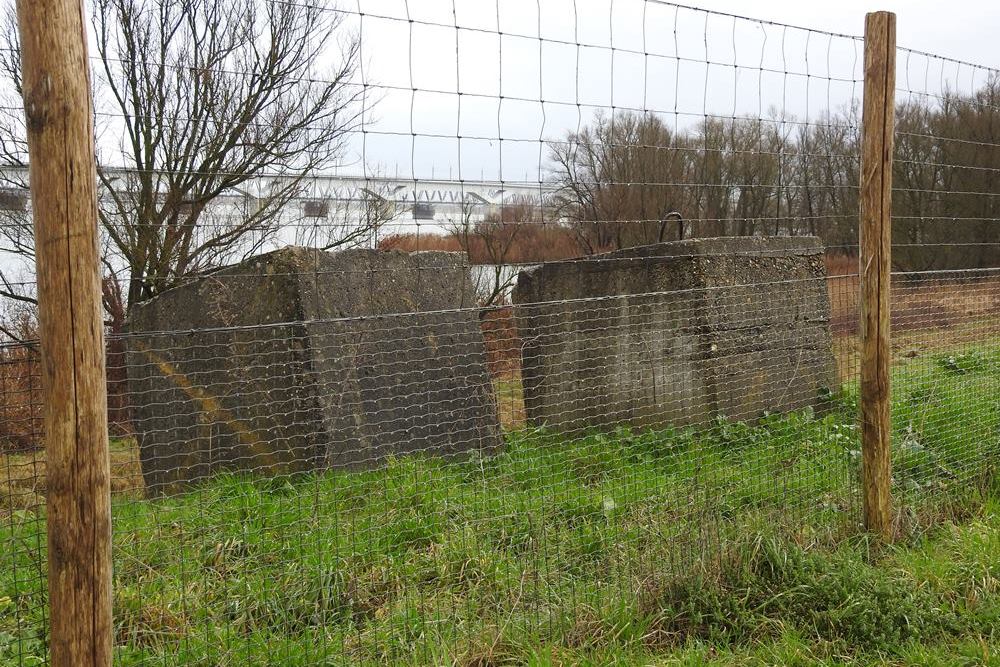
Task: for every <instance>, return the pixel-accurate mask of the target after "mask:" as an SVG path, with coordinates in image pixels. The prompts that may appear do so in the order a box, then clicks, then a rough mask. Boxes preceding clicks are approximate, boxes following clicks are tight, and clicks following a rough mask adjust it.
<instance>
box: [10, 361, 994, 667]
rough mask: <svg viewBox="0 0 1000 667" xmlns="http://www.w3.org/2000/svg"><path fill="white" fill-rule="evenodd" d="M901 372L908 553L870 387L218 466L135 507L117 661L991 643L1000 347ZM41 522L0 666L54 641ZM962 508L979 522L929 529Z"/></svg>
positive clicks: (573, 657)
mask: <svg viewBox="0 0 1000 667" xmlns="http://www.w3.org/2000/svg"><path fill="white" fill-rule="evenodd" d="M894 381H895V387H896V391H895V393H894V396H895V397H896V398H895V405H894V409H895V411H894V430H895V447H896V451H895V452H894V454H895V459H896V470H897V474H896V477H895V479H894V483H895V486H896V489H895V491H896V495H897V497H898V498H899V499H900V501H901V505H900V507H899V508H898V509H899V511H898V515H899V517H900V519H899V521H898V533H899V535H898V537H899V540H900V544H901V545H903V546H901V547H892V548H888V547H884V546H879V545H875V544H871V543H869V542H868V541H867V540H866V539H865V538H864V537H862V536H861V531H860V529H859V526H858V507H857V502H858V500H857V499H858V493H857V489H856V482H855V480H856V479H857V476H858V468H857V466H858V465H859V461H860V455H859V443H858V435H857V428H856V426H855V415H856V410H855V407H854V403H855V400H856V396H855V392H854V390H853V389H851V388H848V389H846V390H845V391H844V392H843V393H842V394H841V395H838V396H836V397H834V399H833V401H832V409H831V410H830V411H829V412H828V413H826V414H823V415H817V414H814V413H813V412H811V411H802V412H798V413H793V414H788V415H770V416H766V417H764V418H762V419H759V420H755V421H753V422H731V421H725V420H719V421H716V422H715V423H713V424H710V425H708V426H706V427H705V428H702V429H662V430H657V431H646V432H634V431H631V430H628V429H625V428H622V429H619V430H617V431H614V432H610V433H598V432H592V433H587V434H581V435H579V436H577V437H568V436H566V435H561V434H557V433H552V432H546V431H544V430H522V431H518V432H514V433H510V434H509V435H508V437H507V443H506V447H505V448H504V449H503V451H502V452H501V453H500V454H498V455H496V456H493V457H490V458H475V459H472V460H467V461H464V462H460V463H455V462H444V461H441V460H438V459H434V458H416V457H414V458H406V459H399V460H394V461H391V462H389V464H388V465H387V466H385V467H384V468H382V469H380V470H375V471H368V472H356V473H329V474H315V475H304V476H300V477H296V478H282V479H253V478H251V477H247V476H222V477H218V478H215V479H213V480H211V481H208V482H206V483H204V484H203V485H202V486H200V487H199V488H198V489H196V490H194V491H192V492H190V493H188V494H185V495H182V496H176V497H172V498H166V499H160V500H140V499H130V498H120V499H118V500H116V502H115V504H114V535H115V554H114V557H115V613H116V627H115V634H116V645H117V660H118V664H157V665H162V664H194V665H245V664H282V665H313V664H414V665H424V664H464V665H487V664H582V663H586V662H588V661H590V662H592V663H594V664H606V663H613V662H616V661H617V662H619V663H620V664H636V663H643V662H652V661H666V660H678V661H682V662H683V661H688V660H690V661H691V663H690V664H701V662H702V661H710V660H713V659H719V660H722V659H724V658H725V659H730V660H732V661H736V662H753V661H754V660H762V661H764V662H767V660H769V659H770V660H777V658H776V657H775V656H780V655H791V653H796V652H798V653H800V654H802V655H805V656H807V657H808V656H812V657H811V658H809V659H810V660H811V659H815V660H817V661H824V660H835V659H837V658H838V656H840V657H845V656H846V657H850V658H852V659H853V658H858V659H860V658H864V657H867V658H872V659H876V658H878V657H879V656H889V657H891V658H893V659H897V660H905V659H906V657H907V656H911V657H912V656H919V655H925V654H926V655H932V653H933V651H934V650H935V649H934V648H933V647H934V646H936V645H938V644H941V645H943V646H952V648H953V652H954V655H959V654H961V653H962V652H963V651H966V652H967V651H971V650H973V649H974V648H975V646H979V645H982V646H986V647H990V646H994V645H995V641H996V640H995V638H994V637H993V635H992V634H991V633H995V632H997V631H998V630H1000V628H998V626H997V619H998V618H1000V595H998V587H997V578H996V577H997V564H996V563H997V559H996V558H995V553H997V552H996V550H995V547H996V546H997V542H998V540H1000V537H998V534H1000V518H998V517H997V513H996V509H997V498H998V497H1000V494H998V493H997V491H998V490H997V488H996V486H995V485H994V483H993V482H992V479H993V476H992V468H993V465H994V463H993V462H995V461H996V457H997V455H998V454H1000V406H998V403H997V400H996V395H997V389H998V384H1000V350H998V349H994V348H989V349H985V348H982V347H980V348H978V349H977V350H973V351H969V350H956V351H953V352H951V353H948V354H942V355H938V356H931V357H926V358H918V359H912V360H908V361H906V363H904V364H902V365H901V366H899V367H898V368H897V369H896V371H895V377H894ZM29 514H30V513H29V512H28V511H26V510H16V511H14V512H12V513H11V514H10V517H9V521H6V522H5V523H4V524H3V525H2V526H0V541H2V543H3V544H4V545H5V549H4V551H3V554H2V555H0V664H33V663H32V660H40V659H41V656H42V655H44V651H45V647H44V632H45V631H44V628H45V618H44V613H45V612H44V609H45V596H44V581H43V580H42V579H41V577H40V574H39V569H40V568H39V562H41V560H42V559H44V557H45V553H44V543H45V539H44V522H43V521H41V520H31V517H30V516H29ZM954 518H958V519H962V520H965V521H966V525H965V526H964V527H962V528H954V529H949V530H945V531H944V532H941V529H938V530H937V531H936V532H935V531H932V532H931V533H930V536H929V537H925V532H926V529H927V528H928V527H929V526H932V525H939V524H941V523H943V522H944V523H946V522H947V521H948V520H950V519H954ZM970 647H971V648H970ZM997 649H998V650H1000V647H997ZM921 652H924V653H921ZM973 652H974V651H973ZM768 656H770V657H768ZM696 658H697V660H696Z"/></svg>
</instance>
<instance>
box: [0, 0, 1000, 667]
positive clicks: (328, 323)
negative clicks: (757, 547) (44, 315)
mask: <svg viewBox="0 0 1000 667" xmlns="http://www.w3.org/2000/svg"><path fill="white" fill-rule="evenodd" d="M420 4H421V7H419V8H418V7H417V6H416V3H414V4H413V6H410V4H409V3H405V2H404V3H402V4H400V6H399V7H387V6H383V5H381V4H380V5H378V6H377V7H375V6H374V5H373V6H368V5H367V3H364V2H361V3H359V4H358V6H357V7H356V8H352V7H348V6H346V5H342V6H339V7H333V6H314V5H311V4H310V5H307V4H301V5H300V4H296V3H292V2H274V3H272V4H271V6H272V9H274V10H275V11H277V12H278V14H280V11H288V12H296V11H304V12H307V14H308V15H309V16H314V15H315V16H326V15H327V14H330V15H333V16H335V17H337V22H338V23H337V26H338V30H341V29H342V30H346V31H349V32H350V34H352V35H354V36H355V37H356V39H357V43H358V46H357V49H358V51H357V53H358V54H360V56H361V57H360V59H359V60H358V67H357V68H356V69H353V68H348V69H349V70H350V71H348V69H344V78H343V79H338V80H336V81H332V80H328V79H326V78H324V76H322V75H320V74H318V73H315V72H312V71H311V70H310V71H301V72H298V73H296V74H295V75H294V77H293V81H292V82H291V83H293V84H295V86H296V87H295V88H294V90H296V91H298V92H300V93H302V94H303V95H306V94H307V93H310V91H312V92H315V90H316V88H317V87H318V88H319V89H325V87H326V86H330V85H332V84H334V83H336V85H337V86H340V87H342V88H338V90H342V91H343V92H342V95H343V96H344V97H341V98H340V99H343V100H345V101H349V102H350V104H353V105H355V106H354V107H352V109H354V111H353V112H352V114H353V115H351V114H349V116H350V118H351V119H352V120H351V122H350V123H346V125H345V126H344V128H343V129H344V133H343V136H344V137H345V139H344V144H343V146H342V148H343V150H344V151H346V152H348V153H351V154H353V155H356V157H357V164H358V165H359V166H360V170H361V172H362V173H361V174H360V175H358V174H353V175H345V174H343V173H338V174H332V173H331V174H325V175H323V176H318V175H316V174H312V173H310V174H307V175H305V176H303V174H301V173H298V174H295V173H293V172H292V171H290V170H288V169H285V170H284V171H282V172H280V173H278V172H276V173H262V174H258V175H257V177H256V178H255V179H254V180H252V181H250V180H246V181H240V180H238V179H237V180H236V181H235V184H233V185H227V186H220V187H219V189H218V191H217V192H215V194H214V195H213V196H212V197H208V196H207V194H206V192H205V191H198V192H194V193H193V194H190V193H189V194H190V196H186V195H185V196H181V194H179V191H178V190H177V189H176V187H177V183H178V182H179V181H182V180H183V179H184V178H188V177H196V176H198V175H207V176H210V177H211V178H213V179H224V178H225V177H226V176H227V175H231V176H236V175H237V174H236V173H235V171H233V173H229V170H234V169H235V168H234V167H233V166H231V165H233V164H234V163H233V162H222V163H221V164H223V165H230V166H222V167H219V168H213V169H212V170H207V168H203V167H196V166H193V165H195V164H197V162H194V161H186V162H183V161H182V163H176V162H172V161H171V160H169V159H165V160H164V161H163V162H162V163H161V162H156V161H154V163H155V164H156V167H155V169H149V168H145V169H144V168H134V166H120V165H116V166H115V167H113V168H112V167H102V169H101V183H102V186H103V188H104V191H103V194H102V197H103V198H102V204H101V206H102V209H103V208H104V207H110V211H111V212H110V213H109V214H107V215H106V216H105V218H103V219H102V221H103V222H104V229H103V233H104V235H105V238H106V239H107V245H108V250H107V261H106V266H105V267H104V268H105V277H104V288H105V306H106V309H107V320H108V336H107V350H106V355H107V365H108V402H109V422H110V425H111V433H110V437H111V470H112V492H113V495H112V515H113V561H114V611H115V630H114V632H115V635H114V641H115V650H116V659H117V660H118V661H119V662H120V663H121V664H150V665H153V664H178V665H181V664H206V665H207V664H211V665H216V664H218V665H223V664H228V665H237V664H240V665H242V664H288V665H295V664H301V665H312V664H385V663H391V664H396V663H409V664H453V663H458V664H500V663H502V662H503V661H517V660H522V659H524V656H525V655H526V653H527V652H530V650H531V649H530V647H570V648H572V647H580V646H586V645H589V644H591V643H595V642H607V643H613V642H615V641H618V637H619V636H620V635H621V634H622V633H627V632H628V631H629V630H628V627H629V626H628V624H627V623H624V621H622V618H627V617H628V616H629V615H630V614H631V615H632V616H634V617H640V616H641V617H642V618H644V619H647V620H648V619H652V620H649V621H648V622H647V623H645V624H644V625H643V629H642V633H643V634H642V637H640V638H638V640H639V641H641V642H643V643H644V644H646V645H648V646H651V647H654V648H655V647H666V646H670V645H674V644H676V643H677V642H679V641H683V640H684V638H685V637H688V636H693V635H695V634H696V633H697V632H698V628H697V627H696V623H694V622H693V621H692V620H691V619H689V618H687V617H686V616H685V615H684V613H683V610H680V609H679V608H678V607H677V606H676V604H675V603H676V602H677V601H678V600H681V599H682V597H683V595H682V594H683V591H684V590H685V587H690V586H702V585H710V584H711V582H712V581H713V577H717V576H718V573H719V572H720V570H721V568H722V567H723V566H724V564H726V563H728V562H731V561H733V560H734V559H738V557H739V550H740V549H745V548H746V543H745V540H744V537H745V536H746V535H748V534H754V533H757V532H760V531H766V532H767V533H768V534H774V535H778V536H780V537H782V538H785V539H790V540H797V541H800V542H803V543H809V544H833V543H836V542H837V541H838V540H841V539H844V538H847V537H849V536H852V535H855V534H857V533H858V532H860V531H861V530H862V524H861V515H860V513H861V496H860V492H859V474H860V473H859V471H860V466H861V450H860V447H861V445H860V436H859V429H858V409H857V402H858V394H859V387H858V377H859V350H858V339H857V336H858V320H859V307H860V306H859V275H858V267H857V261H858V260H857V256H858V232H857V226H858V223H857V219H858V216H857V209H858V164H859V148H858V141H859V125H860V118H859V113H858V101H859V97H860V93H861V86H860V84H861V83H862V80H863V72H862V63H861V54H862V47H863V43H862V41H861V40H860V39H859V38H857V37H854V36H849V35H841V34H836V33H831V32H826V31H822V30H812V29H806V28H800V27H796V26H790V25H782V24H776V23H772V22H767V21H759V20H755V19H750V18H745V17H740V16H733V15H728V14H722V13H717V12H709V11H704V10H701V9H697V8H692V7H687V6H684V5H676V4H671V3H667V2H660V1H659V0H644V1H640V0H634V1H632V2H627V1H622V0H619V1H617V2H610V3H605V5H602V8H603V10H604V11H603V12H596V13H593V12H591V11H590V10H591V9H592V8H591V7H589V5H588V8H587V10H586V11H585V10H584V8H583V7H582V6H581V7H577V3H575V2H563V3H560V2H539V3H518V4H517V6H513V5H508V3H506V2H505V3H497V5H496V7H495V10H496V11H495V12H492V11H491V12H486V13H484V12H482V11H481V10H473V9H470V8H467V7H466V6H464V3H453V4H449V3H445V4H447V5H448V6H446V7H437V6H436V5H435V6H433V7H432V6H431V5H427V6H423V3H420ZM522 5H523V6H522ZM275 8H277V9H275ZM282 8H283V9H282ZM315 12H319V13H318V14H314V13H315ZM567 17H568V18H567ZM369 45H377V46H378V48H386V49H389V50H390V51H391V53H392V54H393V56H394V58H395V60H394V63H393V66H392V67H391V68H382V69H379V68H378V66H377V65H376V66H375V69H376V71H375V72H372V71H371V69H372V67H373V65H371V64H368V65H365V64H364V63H367V62H368V60H367V55H368V53H367V51H366V49H374V48H376V47H375V46H369ZM122 55H123V54H122V53H119V54H118V55H117V56H115V55H113V54H111V55H109V53H108V52H107V47H105V51H104V52H101V53H99V54H98V55H96V56H95V57H94V59H93V60H94V64H95V65H99V66H101V67H105V68H108V70H107V72H108V76H109V78H111V79H113V78H114V75H115V74H116V73H119V74H120V73H121V72H128V71H130V70H129V67H130V65H129V62H127V60H128V59H127V58H124V59H123V58H121V57H119V56H122ZM124 55H126V56H127V55H128V54H127V53H126V54H124ZM132 57H133V59H134V57H135V54H132ZM401 63H402V64H401ZM141 64H142V66H143V67H147V68H148V67H150V66H155V67H154V69H156V68H159V71H162V70H169V69H170V68H171V67H174V68H176V67H180V65H179V64H178V63H177V62H173V63H170V62H163V63H156V62H145V61H143V62H142V63H141ZM135 65H136V64H135V63H134V62H133V63H132V65H131V66H132V67H135ZM236 65H238V63H236V64H235V65H232V67H231V66H228V65H227V66H223V65H220V64H218V63H217V64H216V70H217V71H216V70H213V74H214V75H216V76H219V77H220V78H226V77H229V78H231V80H232V81H235V82H240V81H242V80H244V79H252V74H251V73H250V72H247V71H239V70H238V69H233V67H236ZM898 65H899V72H898V76H897V81H898V82H899V83H900V84H901V87H899V89H898V90H897V95H898V97H899V98H901V99H899V103H898V105H897V107H898V109H897V132H896V136H897V154H896V159H895V168H894V176H895V179H896V181H895V189H894V193H893V194H894V204H893V206H894V209H893V210H894V223H893V231H894V234H895V243H894V248H893V256H894V261H895V264H894V273H893V279H892V329H893V338H892V341H893V355H894V365H893V370H892V381H893V389H892V404H893V424H892V426H893V466H894V475H893V480H892V489H893V498H894V502H895V503H896V506H895V509H894V516H895V519H894V521H895V524H896V525H895V527H894V529H895V530H896V532H897V534H907V533H908V532H909V531H913V530H916V529H918V528H919V527H921V526H924V525H928V524H932V523H934V522H935V521H938V520H939V519H940V518H941V517H943V516H946V509H944V508H947V506H948V504H949V503H951V502H953V501H956V499H957V498H960V497H962V495H963V494H968V493H972V492H975V491H976V489H978V488H980V485H982V484H983V483H984V481H985V480H988V479H989V478H990V476H991V475H992V474H993V469H994V461H995V460H996V455H997V454H998V453H1000V404H998V403H997V401H996V395H997V389H998V388H1000V387H998V384H1000V339H998V330H997V327H998V324H997V322H998V318H997V314H998V312H1000V275H998V273H997V272H998V271H1000V268H998V262H997V259H998V257H997V254H996V252H997V249H1000V235H998V234H997V233H996V230H997V229H1000V227H998V226H997V221H998V220H1000V216H998V215H997V214H996V213H995V212H994V206H996V204H997V192H996V191H995V190H996V185H995V184H994V182H993V177H994V174H996V172H997V170H1000V160H997V159H996V154H995V153H994V148H995V147H996V145H997V142H998V141H1000V137H997V136H995V135H994V134H992V133H993V132H994V130H993V129H992V128H993V123H992V119H993V114H994V113H995V111H996V108H995V100H994V97H995V95H996V78H995V74H996V72H995V71H994V70H990V69H987V68H982V67H979V66H975V65H971V64H968V63H962V62H957V61H954V60H949V59H946V58H941V57H938V56H934V55H930V54H926V53H923V52H920V51H913V50H907V49H900V50H899V52H898ZM366 67H367V69H366ZM116 68H120V69H116ZM144 71H145V70H144ZM345 103H346V102H345ZM233 112H234V109H229V113H225V114H222V115H221V116H218V117H214V118H213V119H212V122H213V123H216V124H218V125H220V126H226V125H227V123H229V122H231V121H233V118H232V117H231V114H232V113H233ZM11 113H15V114H16V113H20V109H19V108H17V107H16V106H15V107H12V109H11ZM191 113H193V112H192V111H191V109H188V110H186V111H185V110H182V109H180V108H178V109H175V110H174V111H173V112H170V111H169V110H162V114H161V116H160V117H158V118H156V119H155V120H156V122H157V123H159V124H162V125H165V126H169V127H170V128H172V131H174V132H178V133H179V134H178V136H182V135H183V132H184V131H186V130H184V128H188V129H189V128H190V127H191V122H190V121H191V118H190V115H189V114H191ZM382 114H384V115H382ZM102 118H104V119H106V120H107V122H108V123H109V126H108V127H111V128H117V129H118V130H121V128H123V127H124V128H126V130H127V128H128V127H129V126H131V127H134V128H135V127H140V128H141V127H142V120H143V118H142V115H141V114H138V113H136V112H135V111H134V110H133V111H128V110H123V109H117V110H115V109H112V110H108V109H106V108H105V109H103V110H101V109H99V111H98V122H99V123H100V122H101V119H102ZM314 120H315V119H314ZM274 122H275V119H274V118H270V119H269V117H268V116H266V115H265V116H260V117H255V118H253V119H252V120H251V121H250V122H249V123H244V126H243V131H248V130H247V128H251V129H250V130H249V131H250V132H252V133H253V132H265V131H266V130H267V129H268V128H269V127H271V126H272V125H273V124H274ZM315 122H316V123H319V120H315ZM306 125H307V126H308V125H309V123H308V122H307V123H306ZM254 128H255V129H254ZM306 129H308V127H306ZM255 136H259V135H255ZM393 162H395V164H396V165H397V166H395V167H394V168H387V167H386V165H387V164H392V163H393ZM407 163H408V164H407ZM126 164H127V163H126ZM178 164H180V166H178ZM400 164H402V165H405V166H402V167H400V166H399V165H400ZM442 165H443V167H442ZM286 167H287V165H286ZM445 169H446V170H447V171H445ZM390 172H394V174H393V175H391V176H390V175H389V173H390ZM444 173H447V177H444V175H443V174H444ZM116 178H119V179H120V180H116ZM18 179H22V182H21V185H22V186H23V171H18V167H16V166H14V167H9V168H7V169H6V171H5V180H6V182H7V183H8V184H10V185H11V187H9V188H8V189H7V190H5V193H6V194H4V197H6V198H7V199H4V200H2V201H0V208H3V211H4V217H3V221H2V223H0V224H2V229H3V237H4V239H6V240H5V241H4V243H5V245H4V251H5V253H6V255H8V256H9V257H7V259H6V260H5V261H7V262H8V263H7V264H5V265H4V267H3V268H4V273H3V281H4V288H5V289H4V292H5V294H6V295H7V296H8V297H13V298H14V299H17V300H18V301H19V303H26V302H27V301H25V300H28V301H30V298H31V296H32V295H33V287H32V285H33V277H32V275H31V273H30V268H31V264H32V254H31V252H30V223H31V221H30V211H29V210H28V207H27V204H26V203H25V202H24V201H23V200H22V199H18V198H17V197H19V196H21V197H23V196H24V194H25V191H24V190H23V189H21V190H19V189H18V188H17V187H16V185H17V183H18ZM292 181H294V187H286V186H287V184H288V183H289V182H292ZM213 182H214V181H213ZM116 183H118V185H116ZM136 184H138V185H139V186H140V187H138V189H136V188H135V187H134V186H135V185H136ZM143 188H146V190H148V191H146V192H145V194H148V195H151V196H152V199H150V200H149V201H150V202H155V204H151V205H155V207H159V208H157V209H156V210H157V211H158V212H159V213H160V214H162V215H159V216H156V215H154V216H151V217H150V216H147V217H143V216H144V215H145V214H144V213H143V214H142V215H140V214H139V213H138V211H139V210H140V209H141V208H142V205H143V202H145V200H144V199H143V196H144V195H143V192H144V190H143ZM196 189H197V188H196ZM175 194H176V196H174V195H175ZM8 200H9V201H8ZM261 211H266V212H272V211H273V212H274V215H273V216H271V215H268V216H264V215H262V214H261V215H260V216H259V217H255V216H258V214H259V213H260V212H261ZM122 213H128V214H129V215H131V216H132V217H129V216H124V217H122V215H119V214H122ZM116 216H117V217H116ZM123 220H126V221H130V222H123ZM123 232H124V233H123ZM188 232H190V233H188ZM185 234H187V235H186V236H185ZM126 237H127V238H126ZM141 238H146V239H153V240H154V241H155V242H153V243H152V244H151V245H150V246H149V247H155V248H162V247H167V246H170V245H171V244H174V245H179V246H183V245H184V244H187V245H188V246H190V247H196V248H199V249H201V248H204V249H205V250H204V254H202V255H198V254H197V253H191V254H188V255H161V257H160V259H162V260H163V264H162V265H161V266H157V267H152V268H151V266H150V265H142V266H140V265H137V264H136V263H135V262H134V261H133V260H134V259H135V253H134V252H133V251H134V250H135V248H134V247H132V246H130V245H129V243H128V242H126V241H127V239H141ZM147 249H148V248H147ZM150 252H152V253H153V254H155V251H150ZM18 261H21V262H22V263H23V264H24V266H23V267H22V268H25V267H26V268H27V270H28V272H27V273H25V274H24V275H22V276H17V275H16V270H17V267H18V265H17V262H18ZM3 325H4V334H5V336H6V338H7V339H8V341H7V342H5V343H3V345H2V346H0V415H2V416H0V459H2V464H0V470H2V475H3V477H2V478H0V482H2V484H0V536H2V539H3V543H4V549H3V554H2V556H0V583H2V589H0V662H4V664H17V665H31V664H44V663H45V662H46V660H47V630H46V628H47V625H48V624H47V617H48V615H49V614H50V613H51V612H50V610H49V609H48V606H47V599H46V574H45V572H46V565H45V563H46V540H45V500H44V494H45V490H46V474H45V472H46V457H45V453H44V444H45V434H44V433H43V407H44V406H43V405H42V389H41V383H40V364H41V358H42V349H41V347H40V344H39V343H38V342H37V341H36V340H34V337H35V334H34V331H35V325H34V320H33V316H32V309H31V306H30V305H27V306H23V307H19V309H14V308H12V309H10V310H9V312H8V313H7V315H6V316H5V318H4V321H3ZM616 619H617V620H616ZM526 647H529V648H526Z"/></svg>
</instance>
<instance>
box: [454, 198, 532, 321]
mask: <svg viewBox="0 0 1000 667" xmlns="http://www.w3.org/2000/svg"><path fill="white" fill-rule="evenodd" d="M477 205H478V204H475V203H465V204H463V206H462V219H461V220H459V221H456V222H454V223H453V224H452V225H451V228H450V229H449V233H450V234H451V236H452V237H454V238H455V239H456V240H457V241H458V244H459V246H460V247H461V248H462V250H464V251H465V253H466V254H467V255H468V256H469V261H470V262H471V263H472V264H473V265H475V266H477V267H478V268H479V270H478V271H477V272H476V273H475V278H476V285H475V288H476V294H478V296H479V303H480V305H482V306H495V305H500V304H502V303H503V302H504V301H505V300H506V298H507V295H508V294H509V292H510V289H511V287H512V286H513V285H514V281H515V280H517V273H518V269H517V267H515V266H513V265H512V261H513V258H512V255H513V252H514V250H515V249H516V247H517V243H518V241H519V240H520V238H522V237H524V236H527V234H525V233H524V232H525V230H526V229H527V228H528V226H530V225H531V224H535V223H538V222H540V221H541V217H540V214H539V212H538V208H537V206H536V205H535V203H534V202H533V201H531V200H530V199H528V198H521V197H516V196H515V197H512V198H511V199H510V201H509V202H508V203H506V204H504V206H503V207H502V208H501V209H500V212H499V213H493V214H488V215H486V216H484V218H483V219H482V220H478V221H473V220H472V214H473V212H474V210H475V207H476V206H477Z"/></svg>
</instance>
